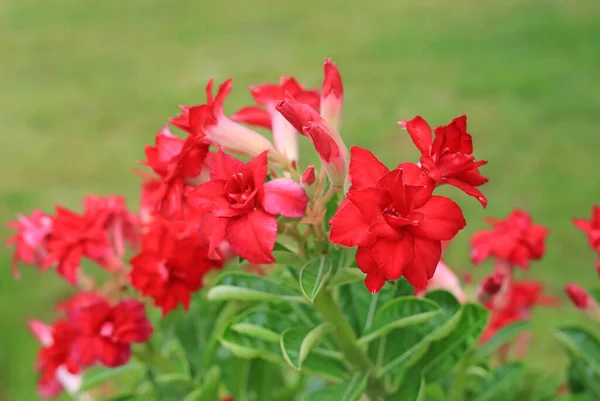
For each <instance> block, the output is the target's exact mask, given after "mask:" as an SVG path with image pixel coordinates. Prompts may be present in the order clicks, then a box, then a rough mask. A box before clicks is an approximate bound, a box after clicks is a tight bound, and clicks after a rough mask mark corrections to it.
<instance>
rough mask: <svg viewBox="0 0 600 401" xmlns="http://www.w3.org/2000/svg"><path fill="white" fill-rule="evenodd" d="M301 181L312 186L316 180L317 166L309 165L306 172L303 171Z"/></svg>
mask: <svg viewBox="0 0 600 401" xmlns="http://www.w3.org/2000/svg"><path fill="white" fill-rule="evenodd" d="M300 182H301V183H302V185H304V186H311V185H312V184H313V183H314V182H315V166H313V165H310V166H308V168H307V169H306V170H305V171H304V173H302V178H301V180H300Z"/></svg>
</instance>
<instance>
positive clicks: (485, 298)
mask: <svg viewBox="0 0 600 401" xmlns="http://www.w3.org/2000/svg"><path fill="white" fill-rule="evenodd" d="M503 281H504V275H503V274H502V273H500V272H494V273H492V274H490V275H489V276H487V277H486V278H484V279H483V281H482V282H481V284H479V287H478V288H477V300H478V301H479V302H481V303H482V304H486V303H488V302H489V301H491V300H492V298H493V297H494V296H495V295H496V294H497V293H498V292H500V289H501V288H502V282H503Z"/></svg>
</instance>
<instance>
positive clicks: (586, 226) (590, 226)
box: [573, 205, 600, 254]
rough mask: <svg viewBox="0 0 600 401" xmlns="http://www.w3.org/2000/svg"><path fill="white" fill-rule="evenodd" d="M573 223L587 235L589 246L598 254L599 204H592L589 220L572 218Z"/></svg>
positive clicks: (599, 243)
mask: <svg viewBox="0 0 600 401" xmlns="http://www.w3.org/2000/svg"><path fill="white" fill-rule="evenodd" d="M573 224H575V227H577V228H579V229H580V230H581V231H583V232H584V233H585V234H586V235H587V237H588V243H589V245H590V248H592V250H594V251H595V252H597V253H599V254H600V206H598V205H594V207H593V208H592V216H591V218H590V219H589V220H586V219H579V218H574V219H573Z"/></svg>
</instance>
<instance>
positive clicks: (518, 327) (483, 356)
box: [473, 320, 530, 362]
mask: <svg viewBox="0 0 600 401" xmlns="http://www.w3.org/2000/svg"><path fill="white" fill-rule="evenodd" d="M529 327H530V323H529V322H528V321H525V320H522V321H519V322H515V323H512V324H509V325H508V326H504V327H503V328H501V329H500V330H498V331H497V332H496V334H494V336H493V337H492V338H491V339H490V340H489V341H487V342H486V343H485V344H483V345H481V346H479V347H478V349H477V350H476V351H475V353H474V355H473V361H474V362H478V361H485V360H487V358H489V357H490V356H492V354H493V353H494V352H496V350H497V349H498V348H500V347H501V346H502V345H504V344H507V343H510V342H511V341H512V340H513V339H514V338H515V337H516V336H517V335H519V334H520V333H522V332H524V331H525V330H527V329H529Z"/></svg>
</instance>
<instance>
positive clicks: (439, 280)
mask: <svg viewBox="0 0 600 401" xmlns="http://www.w3.org/2000/svg"><path fill="white" fill-rule="evenodd" d="M432 289H442V290H446V291H449V292H450V293H452V294H453V295H454V296H455V297H456V299H458V300H459V301H460V302H461V303H464V302H467V294H465V291H464V290H463V288H462V286H461V285H460V280H459V279H458V277H457V276H456V274H455V273H454V271H452V269H451V268H450V267H449V266H448V265H446V264H445V263H444V262H442V261H440V262H439V263H438V265H437V267H436V268H435V273H434V274H433V277H432V278H431V279H430V280H429V282H428V283H427V290H432Z"/></svg>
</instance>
